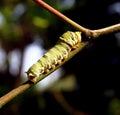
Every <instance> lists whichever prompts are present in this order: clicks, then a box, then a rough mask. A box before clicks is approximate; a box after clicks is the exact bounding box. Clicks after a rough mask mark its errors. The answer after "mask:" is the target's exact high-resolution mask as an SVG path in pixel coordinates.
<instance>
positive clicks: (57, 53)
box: [26, 31, 81, 83]
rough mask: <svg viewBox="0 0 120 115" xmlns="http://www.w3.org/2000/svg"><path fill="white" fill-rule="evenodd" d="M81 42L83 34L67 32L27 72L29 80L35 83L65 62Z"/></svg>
mask: <svg viewBox="0 0 120 115" xmlns="http://www.w3.org/2000/svg"><path fill="white" fill-rule="evenodd" d="M80 42H81V32H79V31H77V32H71V31H67V32H65V33H64V34H63V35H62V36H61V37H60V38H59V40H58V42H57V43H56V45H55V46H54V47H53V48H51V49H50V50H49V51H48V52H46V53H45V54H44V55H43V56H42V57H41V58H40V59H39V60H38V61H37V62H36V63H35V64H33V65H32V66H31V67H30V68H29V69H28V71H27V72H26V73H27V76H28V79H29V80H30V81H32V82H34V83H35V82H36V80H37V78H38V77H40V76H41V75H42V74H44V73H47V72H48V71H49V70H51V69H53V68H55V66H56V65H58V64H60V63H61V62H62V61H64V60H65V59H66V58H67V57H68V55H69V53H70V52H71V51H72V50H74V49H76V48H77V47H78V46H79V44H80Z"/></svg>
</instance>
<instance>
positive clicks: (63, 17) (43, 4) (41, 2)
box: [34, 0, 90, 36]
mask: <svg viewBox="0 0 120 115" xmlns="http://www.w3.org/2000/svg"><path fill="white" fill-rule="evenodd" d="M34 1H35V2H36V3H38V4H39V5H40V6H42V7H43V8H45V9H46V10H48V11H49V12H51V13H52V14H54V15H56V16H57V17H58V18H59V19H62V20H63V21H65V22H67V23H69V24H70V25H72V26H73V27H75V28H76V29H77V30H80V31H82V32H83V33H85V34H86V35H87V36H90V35H89V29H87V28H85V27H83V26H81V25H79V24H78V23H76V22H74V21H73V20H71V19H70V18H68V17H67V16H65V15H63V14H62V13H60V12H59V11H57V10H56V9H54V8H53V7H51V6H50V5H48V4H47V3H45V2H44V1H42V0H34Z"/></svg>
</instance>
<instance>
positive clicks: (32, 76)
mask: <svg viewBox="0 0 120 115" xmlns="http://www.w3.org/2000/svg"><path fill="white" fill-rule="evenodd" d="M25 73H26V74H27V77H28V80H30V81H31V82H32V83H36V82H37V78H36V77H35V76H34V75H33V74H32V73H28V72H25Z"/></svg>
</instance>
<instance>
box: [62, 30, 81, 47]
mask: <svg viewBox="0 0 120 115" xmlns="http://www.w3.org/2000/svg"><path fill="white" fill-rule="evenodd" d="M60 40H62V41H64V42H65V43H67V44H68V45H70V46H71V47H72V48H73V49H76V48H77V47H78V46H79V44H80V42H81V32H79V31H77V32H71V31H67V32H66V33H64V34H63V35H62V36H61V37H60Z"/></svg>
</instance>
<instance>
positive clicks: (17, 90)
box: [0, 0, 120, 108]
mask: <svg viewBox="0 0 120 115" xmlns="http://www.w3.org/2000/svg"><path fill="white" fill-rule="evenodd" d="M34 1H35V2H37V3H38V4H39V5H41V6H42V7H44V8H45V9H47V10H48V11H50V12H52V13H53V14H55V15H56V16H57V17H59V18H61V19H62V20H64V21H65V22H68V23H69V24H71V25H72V26H73V27H75V28H76V29H77V30H79V31H81V32H82V33H84V34H85V35H86V36H87V37H89V38H98V37H99V36H101V35H104V34H109V33H113V32H117V31H120V24H116V25H113V26H109V27H106V28H102V29H98V30H90V29H87V28H85V27H82V26H81V25H79V24H77V23H75V22H74V21H72V20H71V19H69V18H68V17H66V16H64V15H63V14H61V13H60V12H58V11H57V10H55V9H54V8H52V7H51V6H49V5H48V4H46V3H45V2H43V1H42V0H34ZM88 43H89V42H88V41H86V42H81V43H80V46H79V48H77V49H75V50H73V51H72V52H70V55H69V57H68V58H67V59H66V60H65V61H63V62H62V63H61V64H59V65H58V66H56V67H55V68H54V69H53V70H50V71H49V72H48V73H46V74H43V75H41V77H40V79H38V80H37V82H38V81H41V80H42V79H44V78H45V77H47V76H48V75H49V74H50V73H52V72H53V71H55V70H56V69H57V68H59V67H60V66H62V65H63V64H64V63H65V62H66V61H68V60H69V59H71V58H72V57H73V56H74V55H75V54H77V53H78V52H79V51H81V50H82V49H83V48H85V47H86V46H87V45H88ZM37 82H36V83H37ZM33 85H34V84H33V83H31V82H30V81H26V82H25V83H23V84H21V85H20V86H18V87H17V88H15V89H13V90H12V91H10V92H8V93H7V94H6V95H4V96H2V97H1V98H0V108H2V107H3V106H4V105H5V104H7V103H8V102H9V101H11V100H12V99H13V98H15V97H16V96H18V95H19V94H21V93H23V92H24V91H25V90H27V89H29V88H30V87H32V86H33Z"/></svg>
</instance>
